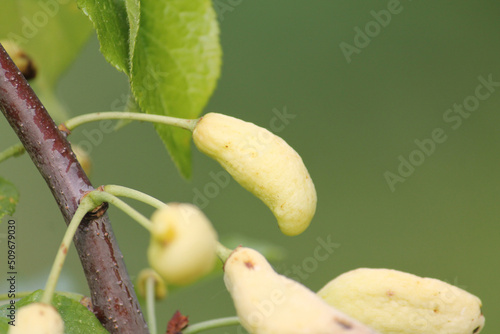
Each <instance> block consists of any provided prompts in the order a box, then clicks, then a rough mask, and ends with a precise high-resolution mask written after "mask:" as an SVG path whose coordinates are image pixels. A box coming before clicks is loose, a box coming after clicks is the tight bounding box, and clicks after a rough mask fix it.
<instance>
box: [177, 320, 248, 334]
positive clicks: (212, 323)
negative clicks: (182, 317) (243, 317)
mask: <svg viewBox="0 0 500 334" xmlns="http://www.w3.org/2000/svg"><path fill="white" fill-rule="evenodd" d="M239 324H240V319H238V317H227V318H220V319H213V320H208V321H204V322H200V323H198V324H194V325H189V326H188V328H187V329H186V330H185V331H183V332H182V333H183V334H194V333H200V332H203V331H206V330H209V329H214V328H219V327H227V326H237V325H239Z"/></svg>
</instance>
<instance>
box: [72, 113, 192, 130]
mask: <svg viewBox="0 0 500 334" xmlns="http://www.w3.org/2000/svg"><path fill="white" fill-rule="evenodd" d="M105 119H125V120H134V121H145V122H152V123H159V124H167V125H173V126H177V127H180V128H183V129H186V130H189V131H193V130H194V127H195V126H196V123H197V122H198V119H183V118H177V117H170V116H162V115H150V114H142V113H135V112H127V111H104V112H98V113H91V114H85V115H81V116H77V117H74V118H72V119H69V120H68V121H66V122H65V123H64V125H65V126H66V128H68V130H70V131H71V130H73V129H74V128H76V127H78V126H80V125H82V124H85V123H90V122H95V121H100V120H105Z"/></svg>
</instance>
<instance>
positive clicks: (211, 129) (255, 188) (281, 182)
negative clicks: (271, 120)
mask: <svg viewBox="0 0 500 334" xmlns="http://www.w3.org/2000/svg"><path fill="white" fill-rule="evenodd" d="M193 141H194V143H195V145H196V146H197V147H198V149H199V150H200V151H201V152H203V153H205V154H206V155H208V156H210V157H212V158H213V159H215V160H217V161H218V162H219V163H220V164H221V165H222V167H224V169H226V170H227V171H228V172H229V174H231V175H232V176H233V178H234V179H235V180H236V181H237V182H238V183H239V184H241V185H242V186H243V187H244V188H245V189H247V190H248V191H250V192H251V193H253V194H254V195H255V196H257V197H258V198H260V199H261V200H262V201H263V202H264V203H265V204H266V205H267V206H268V207H269V208H270V209H271V211H272V212H273V214H274V216H275V217H276V219H277V220H278V225H279V227H280V229H281V231H282V232H283V233H284V234H286V235H290V236H292V235H297V234H300V233H302V232H303V231H304V230H305V229H306V228H307V227H308V226H309V224H310V222H311V219H312V218H313V216H314V213H315V212H316V201H317V198H316V190H315V188H314V184H313V182H312V180H311V177H310V176H309V172H308V171H307V168H306V167H305V165H304V163H303V161H302V158H301V157H300V156H299V155H298V154H297V152H295V150H294V149H293V148H291V147H290V146H289V145H288V144H287V143H286V142H285V141H284V140H283V139H281V138H280V137H278V136H276V135H274V134H273V133H271V132H269V131H268V130H266V129H264V128H261V127H259V126H257V125H255V124H253V123H249V122H245V121H242V120H240V119H237V118H234V117H231V116H227V115H222V114H217V113H209V114H207V115H205V116H203V117H202V118H201V119H200V121H199V122H198V124H197V125H196V127H195V129H194V131H193Z"/></svg>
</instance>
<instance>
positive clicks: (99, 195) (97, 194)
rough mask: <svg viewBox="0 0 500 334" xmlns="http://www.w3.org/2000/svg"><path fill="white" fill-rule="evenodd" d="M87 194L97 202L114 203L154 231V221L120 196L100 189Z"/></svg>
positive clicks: (146, 227)
mask: <svg viewBox="0 0 500 334" xmlns="http://www.w3.org/2000/svg"><path fill="white" fill-rule="evenodd" d="M87 196H88V197H90V198H92V199H93V200H94V201H95V202H99V203H103V202H108V203H109V204H113V205H114V206H116V207H117V208H118V209H120V210H122V211H123V212H125V213H126V214H127V215H129V216H130V217H131V218H132V219H134V220H135V221H136V222H138V223H139V224H141V225H142V226H143V227H144V228H145V229H146V230H148V231H150V232H152V230H153V223H151V221H150V220H149V219H147V218H146V217H144V216H143V215H142V214H141V213H139V212H138V211H137V210H135V209H134V208H132V207H131V206H130V205H128V204H127V203H125V202H124V201H122V200H121V199H119V198H118V197H116V196H114V195H112V194H109V193H107V192H105V191H100V190H98V191H92V192H90V193H89V194H88V195H87Z"/></svg>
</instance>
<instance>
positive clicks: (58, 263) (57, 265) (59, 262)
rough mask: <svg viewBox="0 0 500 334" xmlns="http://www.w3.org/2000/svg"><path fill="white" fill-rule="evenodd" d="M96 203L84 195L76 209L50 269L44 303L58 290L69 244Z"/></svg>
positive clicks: (48, 302)
mask: <svg viewBox="0 0 500 334" xmlns="http://www.w3.org/2000/svg"><path fill="white" fill-rule="evenodd" d="M96 207H97V206H96V204H95V203H94V202H93V201H92V199H91V198H88V197H84V198H82V200H81V202H80V205H79V206H78V209H76V211H75V214H74V216H73V218H72V219H71V222H70V223H69V225H68V228H67V229H66V233H65V234H64V237H63V240H62V242H61V246H60V247H59V250H58V251H57V255H56V258H55V260H54V263H53V264H52V269H51V270H50V274H49V278H48V279H47V283H46V285H45V290H44V291H43V295H42V299H41V302H42V303H46V304H50V303H51V301H52V295H53V294H54V291H55V290H56V285H57V281H58V280H59V275H60V274H61V270H62V267H63V265H64V260H66V255H67V254H68V250H69V246H70V245H71V241H72V240H73V237H74V235H75V233H76V230H77V228H78V226H79V225H80V222H81V221H82V219H83V217H85V215H86V214H87V212H89V211H90V210H92V209H94V208H96Z"/></svg>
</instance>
